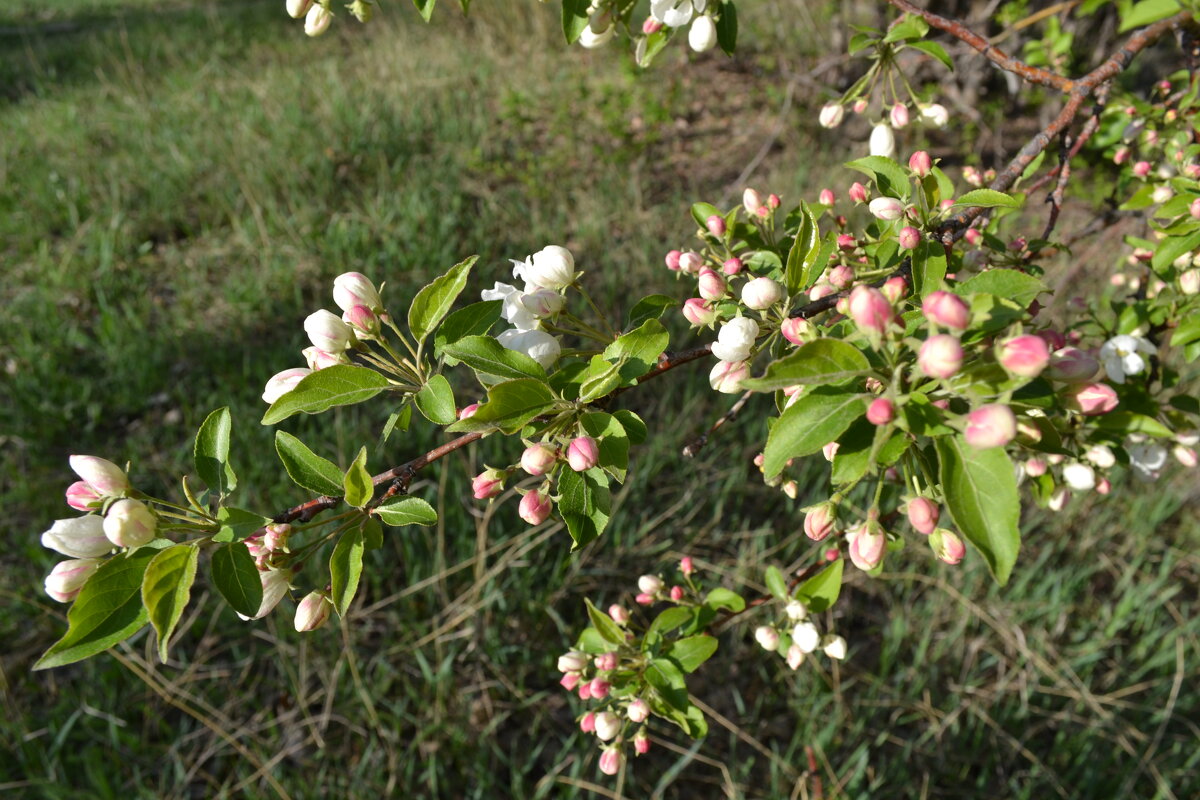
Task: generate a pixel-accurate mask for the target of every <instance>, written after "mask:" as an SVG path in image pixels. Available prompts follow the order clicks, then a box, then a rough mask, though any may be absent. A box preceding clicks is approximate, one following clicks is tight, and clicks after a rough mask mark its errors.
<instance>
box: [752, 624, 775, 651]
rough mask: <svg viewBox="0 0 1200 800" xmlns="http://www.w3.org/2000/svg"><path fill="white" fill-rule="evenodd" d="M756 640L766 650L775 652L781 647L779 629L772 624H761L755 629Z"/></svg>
mask: <svg viewBox="0 0 1200 800" xmlns="http://www.w3.org/2000/svg"><path fill="white" fill-rule="evenodd" d="M754 641H756V642H758V644H759V646H760V647H762V649H764V650H769V651H772V652H774V651H775V650H777V649H779V631H777V630H775V629H774V628H772V627H771V626H770V625H760V626H758V627H757V628H755V629H754Z"/></svg>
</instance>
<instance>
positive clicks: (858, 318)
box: [848, 285, 895, 337]
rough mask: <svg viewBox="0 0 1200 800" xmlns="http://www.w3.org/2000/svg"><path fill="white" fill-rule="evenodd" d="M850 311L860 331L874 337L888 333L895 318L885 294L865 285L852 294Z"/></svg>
mask: <svg viewBox="0 0 1200 800" xmlns="http://www.w3.org/2000/svg"><path fill="white" fill-rule="evenodd" d="M848 311H849V317H850V319H852V320H854V324H855V325H856V326H857V327H858V329H859V330H860V331H862V332H863V333H865V334H867V335H869V336H872V337H875V336H880V335H882V334H884V333H886V332H887V330H888V328H889V327H890V326H891V324H892V320H893V319H894V317H895V312H894V311H893V310H892V304H891V303H889V302H888V299H887V298H886V297H884V295H883V292H881V291H879V290H878V289H874V288H872V287H870V286H863V285H859V286H856V287H854V291H852V292H850V301H849V308H848Z"/></svg>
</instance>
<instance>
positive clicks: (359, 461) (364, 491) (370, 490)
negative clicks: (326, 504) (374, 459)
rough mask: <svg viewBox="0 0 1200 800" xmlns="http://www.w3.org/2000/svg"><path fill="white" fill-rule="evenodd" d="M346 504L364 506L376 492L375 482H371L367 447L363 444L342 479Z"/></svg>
mask: <svg viewBox="0 0 1200 800" xmlns="http://www.w3.org/2000/svg"><path fill="white" fill-rule="evenodd" d="M342 488H343V490H344V492H345V499H346V505H348V506H351V507H353V508H362V507H363V506H365V505H366V504H367V503H369V502H370V501H371V497H372V496H374V494H375V484H373V483H372V482H371V473H369V472H367V447H366V445H363V446H362V447H361V448H360V449H359V451H358V455H356V456H355V457H354V461H353V463H351V464H350V468H349V469H347V470H346V475H345V477H344V478H343V479H342Z"/></svg>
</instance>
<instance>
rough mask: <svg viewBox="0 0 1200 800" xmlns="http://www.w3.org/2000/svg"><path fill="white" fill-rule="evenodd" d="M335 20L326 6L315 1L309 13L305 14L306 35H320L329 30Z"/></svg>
mask: <svg viewBox="0 0 1200 800" xmlns="http://www.w3.org/2000/svg"><path fill="white" fill-rule="evenodd" d="M332 22H333V14H331V13H329V10H328V9H327V8H325V6H321V5H317V4H316V3H314V4H313V5H312V6H311V7H310V8H309V9H308V13H307V14H305V15H304V35H305V36H313V37H316V36H320V35H321V34H323V33H325V31H327V30H329V25H330V23H332Z"/></svg>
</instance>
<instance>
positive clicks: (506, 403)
mask: <svg viewBox="0 0 1200 800" xmlns="http://www.w3.org/2000/svg"><path fill="white" fill-rule="evenodd" d="M554 403H555V398H554V394H553V392H551V391H550V387H549V386H547V385H546V384H545V383H544V382H543V381H539V380H536V379H534V378H519V379H517V380H513V381H505V382H503V383H497V384H496V385H495V386H492V387H491V388H489V389H488V399H487V402H486V403H484V404H483V405H481V406H480V407H479V408H478V409H477V410H476V411H475V413H474V414H473V415H471V416H470V417H467V418H466V419H460V420H459V421H458V422H455V423H454V424H453V425H451V426H449V427H448V428H446V430H447V431H448V432H450V433H457V432H460V431H482V430H488V429H490V428H499V429H500V430H501V431H503V432H504V433H515V432H516V431H519V430H520V429H521V428H523V427H525V425H526V424H527V423H529V422H530V421H531V420H533V418H534V417H536V416H538V415H540V414H544V413H546V412H547V411H549V410H550V409H551V408H553V407H554Z"/></svg>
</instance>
